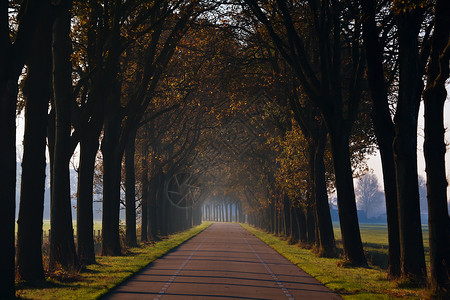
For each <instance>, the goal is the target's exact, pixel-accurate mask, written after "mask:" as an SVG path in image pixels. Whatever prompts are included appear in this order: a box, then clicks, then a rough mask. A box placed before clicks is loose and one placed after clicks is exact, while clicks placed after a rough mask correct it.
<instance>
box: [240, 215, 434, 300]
mask: <svg viewBox="0 0 450 300" xmlns="http://www.w3.org/2000/svg"><path fill="white" fill-rule="evenodd" d="M242 226H243V227H244V228H245V229H247V230H248V231H250V232H251V233H253V234H254V235H255V236H256V237H258V238H259V239H261V240H262V241H263V242H265V243H266V244H268V245H269V246H270V247H272V248H273V249H275V250H276V251H277V252H278V253H280V254H281V255H283V256H284V257H286V258H287V259H288V260H289V261H291V262H292V263H293V264H295V265H297V266H299V267H300V268H302V269H303V270H304V271H305V272H307V273H308V274H310V275H311V276H313V277H315V278H316V279H317V280H319V281H320V282H322V283H323V284H325V285H326V286H327V287H329V288H330V289H332V290H334V291H336V292H337V293H339V294H340V295H341V296H342V297H344V298H345V299H396V298H415V299H420V298H423V297H424V296H425V291H424V290H423V289H414V288H400V287H398V286H397V284H396V283H395V282H392V281H389V280H388V279H387V274H386V271H385V270H383V269H382V268H380V267H378V266H375V265H370V267H368V268H359V267H341V266H338V265H340V262H341V259H339V258H322V257H318V256H317V255H316V254H314V253H313V252H312V251H311V250H309V249H303V248H300V247H298V246H296V245H288V244H287V243H286V241H285V240H283V239H282V238H280V237H277V236H274V235H272V234H268V233H265V232H263V231H260V230H258V229H255V228H253V227H250V226H248V225H246V224H242ZM378 229H379V230H374V231H373V228H370V227H368V228H365V229H364V228H362V229H361V236H362V239H363V241H364V242H368V241H371V243H372V242H373V243H374V244H377V243H376V242H377V241H378V239H382V231H383V229H382V228H378ZM337 237H339V236H338V235H337ZM386 240H387V237H386ZM385 245H386V246H387V241H386V244H385ZM381 246H383V240H381V244H379V247H381ZM377 249H378V250H379V249H381V250H383V248H377ZM383 251H387V249H384V250H383Z"/></svg>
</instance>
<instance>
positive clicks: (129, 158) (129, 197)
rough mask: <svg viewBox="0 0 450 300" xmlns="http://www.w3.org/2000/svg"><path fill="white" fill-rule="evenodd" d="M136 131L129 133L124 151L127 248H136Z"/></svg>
mask: <svg viewBox="0 0 450 300" xmlns="http://www.w3.org/2000/svg"><path fill="white" fill-rule="evenodd" d="M135 139H136V129H134V130H132V131H131V132H130V135H129V136H128V142H127V146H126V149H125V176H126V177H125V202H126V216H125V218H126V230H125V243H126V245H127V246H128V247H136V246H137V237H136V199H135V197H136V191H135V184H136V179H135V169H134V151H135Z"/></svg>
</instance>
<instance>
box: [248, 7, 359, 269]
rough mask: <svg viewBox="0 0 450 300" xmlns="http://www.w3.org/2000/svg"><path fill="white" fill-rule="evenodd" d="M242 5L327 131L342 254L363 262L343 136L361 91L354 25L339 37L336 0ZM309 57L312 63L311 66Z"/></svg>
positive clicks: (348, 131)
mask: <svg viewBox="0 0 450 300" xmlns="http://www.w3.org/2000/svg"><path fill="white" fill-rule="evenodd" d="M245 3H247V5H248V6H249V8H250V9H251V11H252V12H253V14H254V15H255V17H256V18H257V19H258V20H259V21H260V22H261V23H262V24H263V25H264V26H265V27H266V29H267V31H268V32H269V34H270V37H271V39H272V40H273V42H274V44H275V45H276V47H277V48H278V50H279V51H280V53H281V54H282V56H283V57H284V59H285V60H286V61H287V62H288V63H289V64H290V65H291V67H292V68H293V70H294V72H295V73H296V77H297V79H298V81H299V82H300V84H301V86H302V88H303V90H304V91H305V93H306V95H307V96H308V98H309V99H310V100H311V101H313V103H314V104H315V105H316V106H318V107H319V109H320V111H321V114H322V116H323V118H324V120H325V122H326V124H327V128H328V131H329V134H330V141H331V148H332V154H333V163H334V170H335V177H336V189H337V194H338V208H339V215H340V218H339V220H340V224H341V230H342V239H343V246H344V258H345V259H346V260H348V261H349V262H350V263H352V264H355V265H366V264H367V262H366V258H365V255H364V252H363V248H362V242H361V236H360V232H359V224H358V217H357V214H356V202H355V194H354V187H353V178H352V177H353V176H352V175H353V174H352V169H351V162H350V153H349V138H350V134H351V129H352V126H353V123H354V120H355V117H356V114H357V112H358V104H359V101H360V98H361V91H362V86H361V75H362V73H361V72H362V71H363V68H362V62H363V60H362V58H363V56H362V55H361V48H360V43H359V42H360V24H359V23H356V24H353V25H351V26H349V27H348V28H353V31H351V32H348V35H347V36H346V38H345V39H343V36H342V35H341V34H342V30H341V29H342V28H344V27H345V26H346V23H345V22H348V21H349V20H348V19H347V18H346V17H345V13H346V11H345V10H344V9H343V8H342V7H341V6H340V5H339V3H336V2H333V1H332V2H330V3H324V4H323V5H320V6H319V5H316V4H318V3H316V2H311V3H310V5H309V6H306V8H307V10H303V11H301V12H300V11H296V10H301V9H303V7H301V6H296V5H295V4H294V3H291V2H289V1H282V0H279V1H275V2H273V5H271V6H270V10H263V8H262V7H261V6H260V4H259V2H258V1H253V0H246V1H245ZM300 15H303V16H305V18H306V17H309V19H308V20H309V24H311V26H310V27H308V28H307V30H306V28H305V30H302V31H300V28H299V26H300V25H299V24H300V23H298V21H299V20H298V19H297V17H298V16H300ZM272 16H274V17H275V18H277V19H274V18H272ZM278 22H280V24H281V26H278ZM300 32H302V33H300ZM303 32H305V33H306V34H303ZM309 32H310V34H309V35H308V33H309ZM342 40H347V41H348V43H347V44H346V46H347V49H350V50H349V51H344V50H343V46H344V45H343V43H341V41H342ZM306 44H309V45H312V46H316V47H317V49H318V52H314V54H315V55H318V56H317V58H316V57H315V55H313V54H312V53H311V52H310V51H308V50H307V49H306V46H305V45H306ZM315 61H317V65H312V63H313V62H315ZM316 66H317V67H316ZM344 70H346V71H348V74H350V75H349V77H348V78H345V80H344V77H343V76H342V74H344ZM345 73H347V72H345ZM344 86H345V87H346V90H345V93H344V88H345V87H344Z"/></svg>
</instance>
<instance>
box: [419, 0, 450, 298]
mask: <svg viewBox="0 0 450 300" xmlns="http://www.w3.org/2000/svg"><path fill="white" fill-rule="evenodd" d="M434 10H435V19H434V32H433V37H432V39H431V52H430V58H429V61H428V66H427V71H426V76H427V83H426V87H425V91H424V93H423V100H424V106H425V141H424V154H425V161H426V172H427V199H428V225H429V238H430V267H431V273H430V274H431V277H430V281H431V288H432V289H433V291H434V292H435V293H436V294H438V295H439V294H442V295H439V296H444V295H445V294H446V295H447V296H449V295H450V272H449V269H450V218H449V215H448V203H447V185H448V183H447V178H446V175H445V152H446V145H445V138H444V133H445V128H444V124H443V120H444V102H445V100H446V98H447V90H446V88H445V81H446V80H447V79H448V77H449V58H450V41H449V39H448V37H449V34H450V20H449V17H448V16H449V15H450V3H449V2H448V1H442V0H437V1H436V4H435V6H434Z"/></svg>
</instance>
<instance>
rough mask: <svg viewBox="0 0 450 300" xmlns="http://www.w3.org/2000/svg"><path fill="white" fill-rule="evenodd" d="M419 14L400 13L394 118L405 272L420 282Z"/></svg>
mask: <svg viewBox="0 0 450 300" xmlns="http://www.w3.org/2000/svg"><path fill="white" fill-rule="evenodd" d="M416 17H417V16H415V14H413V13H410V12H405V13H402V14H399V15H398V41H399V60H400V63H399V67H400V74H399V80H400V83H399V96H398V104H397V110H396V114H395V118H394V123H395V139H394V161H395V170H396V179H397V199H398V213H399V224H400V225H399V233H400V251H401V252H400V254H401V256H400V266H401V271H402V276H404V277H406V278H409V279H411V280H413V281H415V282H417V283H419V284H421V283H424V282H425V278H426V266H425V256H424V249H423V240H422V228H421V221H420V205H419V186H418V180H417V176H418V175H417V117H418V112H419V104H420V98H421V93H422V89H423V83H422V71H421V67H420V64H419V57H418V53H417V51H418V41H417V33H418V31H419V27H420V21H418V20H416ZM416 23H419V24H416Z"/></svg>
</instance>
